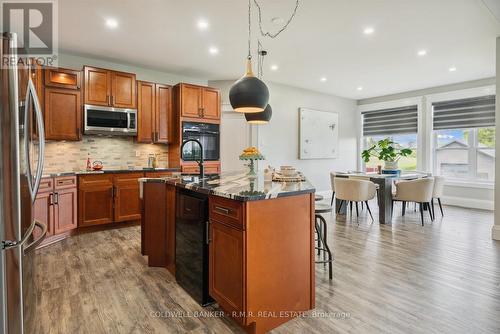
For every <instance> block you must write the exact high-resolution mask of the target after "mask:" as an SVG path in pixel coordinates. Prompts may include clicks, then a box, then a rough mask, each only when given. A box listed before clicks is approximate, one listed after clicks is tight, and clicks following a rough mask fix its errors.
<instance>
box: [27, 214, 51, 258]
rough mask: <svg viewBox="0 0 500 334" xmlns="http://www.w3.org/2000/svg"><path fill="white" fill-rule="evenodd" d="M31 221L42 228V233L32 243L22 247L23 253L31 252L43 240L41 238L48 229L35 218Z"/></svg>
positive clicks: (43, 237)
mask: <svg viewBox="0 0 500 334" xmlns="http://www.w3.org/2000/svg"><path fill="white" fill-rule="evenodd" d="M33 221H34V222H35V225H36V226H37V227H39V228H40V229H41V230H42V233H41V234H40V236H39V237H38V238H37V239H36V240H34V241H33V242H32V243H30V244H29V245H26V246H24V247H23V253H24V254H25V255H26V254H28V253H30V252H32V251H33V250H34V249H35V248H37V247H38V245H40V243H41V242H42V241H43V239H45V236H46V235H47V231H48V228H47V224H44V223H42V222H40V221H38V220H36V219H35V220H33Z"/></svg>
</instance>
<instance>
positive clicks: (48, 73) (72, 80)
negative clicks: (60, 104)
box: [45, 68, 81, 89]
mask: <svg viewBox="0 0 500 334" xmlns="http://www.w3.org/2000/svg"><path fill="white" fill-rule="evenodd" d="M80 77H81V72H80V71H74V70H66V69H62V68H46V69H45V86H46V87H47V86H48V87H56V88H66V89H80V80H81V79H80Z"/></svg>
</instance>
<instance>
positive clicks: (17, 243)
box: [2, 220, 37, 250]
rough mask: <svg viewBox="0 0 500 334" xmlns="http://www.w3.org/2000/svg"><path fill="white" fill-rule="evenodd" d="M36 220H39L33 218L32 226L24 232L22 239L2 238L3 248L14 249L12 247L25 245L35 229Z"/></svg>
mask: <svg viewBox="0 0 500 334" xmlns="http://www.w3.org/2000/svg"><path fill="white" fill-rule="evenodd" d="M36 222H37V221H36V220H33V221H32V222H31V225H30V227H29V228H28V230H27V231H26V233H25V234H24V236H23V238H22V239H21V240H16V241H12V240H2V249H4V250H6V249H12V248H16V247H19V246H22V245H24V244H25V243H26V242H27V241H28V239H29V238H30V237H31V234H32V233H33V230H34V229H35V226H36Z"/></svg>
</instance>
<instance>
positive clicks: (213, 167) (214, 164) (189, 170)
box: [181, 161, 220, 174]
mask: <svg viewBox="0 0 500 334" xmlns="http://www.w3.org/2000/svg"><path fill="white" fill-rule="evenodd" d="M203 166H204V172H205V174H220V161H205V162H204V164H203ZM181 170H182V173H183V174H199V173H200V168H199V167H198V164H197V163H195V162H182V167H181Z"/></svg>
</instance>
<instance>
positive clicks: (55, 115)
mask: <svg viewBox="0 0 500 334" xmlns="http://www.w3.org/2000/svg"><path fill="white" fill-rule="evenodd" d="M81 109H82V104H81V100H80V91H79V90H72V89H62V88H51V87H50V88H49V87H47V88H45V110H44V118H45V120H44V121H45V122H44V123H45V137H46V139H48V140H75V141H76V140H80V138H81V128H82V115H81Z"/></svg>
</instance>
